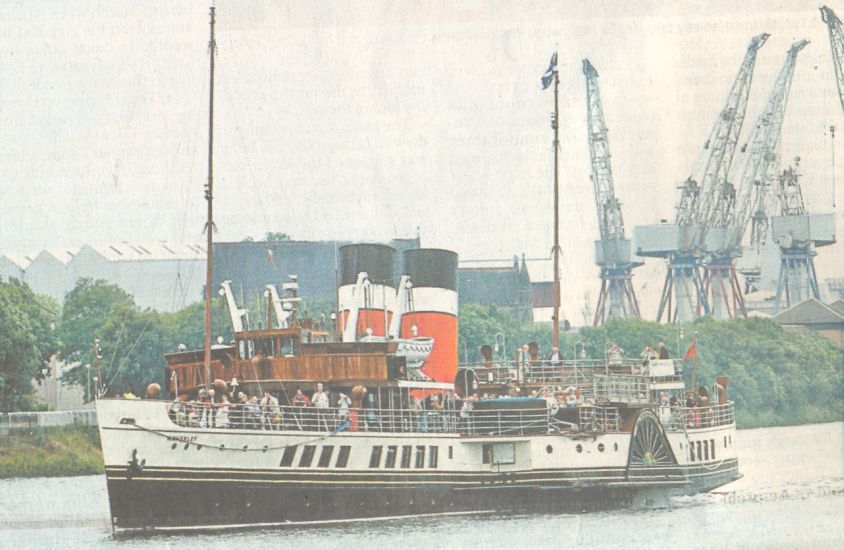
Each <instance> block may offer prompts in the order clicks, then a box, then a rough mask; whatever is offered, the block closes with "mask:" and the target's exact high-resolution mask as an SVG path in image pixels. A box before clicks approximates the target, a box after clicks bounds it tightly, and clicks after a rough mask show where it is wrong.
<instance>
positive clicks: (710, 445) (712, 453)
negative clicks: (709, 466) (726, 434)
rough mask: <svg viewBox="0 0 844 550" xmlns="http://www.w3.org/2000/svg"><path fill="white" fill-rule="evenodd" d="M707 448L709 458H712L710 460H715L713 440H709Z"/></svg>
mask: <svg viewBox="0 0 844 550" xmlns="http://www.w3.org/2000/svg"><path fill="white" fill-rule="evenodd" d="M709 448H710V449H711V451H710V456H711V457H712V460H715V440H714V439H710V440H709Z"/></svg>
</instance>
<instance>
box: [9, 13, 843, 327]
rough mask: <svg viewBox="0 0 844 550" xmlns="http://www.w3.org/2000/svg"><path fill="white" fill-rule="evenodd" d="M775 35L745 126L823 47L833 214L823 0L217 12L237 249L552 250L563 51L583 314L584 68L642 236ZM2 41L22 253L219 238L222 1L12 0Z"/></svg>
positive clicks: (798, 143) (814, 160) (789, 119)
mask: <svg viewBox="0 0 844 550" xmlns="http://www.w3.org/2000/svg"><path fill="white" fill-rule="evenodd" d="M832 7H833V9H834V8H835V7H836V6H835V5H833V6H832ZM839 11H840V12H841V15H842V16H844V4H842V5H841V7H840V10H839ZM760 32H768V33H771V37H770V39H769V40H768V42H767V43H766V44H765V46H764V47H763V48H762V49H761V50H760V52H759V56H758V61H757V64H756V71H755V74H754V79H753V86H752V88H751V99H750V103H749V106H748V110H747V115H746V117H747V118H746V124H745V130H746V131H745V134H744V135H745V136H746V135H747V133H748V131H749V128H750V126H751V124H752V122H753V120H754V119H755V118H756V117H757V115H758V113H759V111H760V110H761V108H762V106H763V104H764V102H765V99H766V97H767V95H768V91H769V89H770V87H771V85H772V84H773V81H774V79H775V78H776V75H777V73H778V72H779V69H780V67H781V65H782V63H783V62H784V60H785V53H786V51H787V50H788V47H789V46H790V44H791V43H792V42H793V41H795V40H798V39H801V38H807V39H809V40H810V41H811V43H810V44H809V46H807V47H806V48H805V49H804V50H803V51H802V52H801V53H800V56H799V58H798V62H797V69H796V72H795V76H794V81H793V84H792V89H791V96H790V102H789V106H788V111H787V114H786V119H785V124H784V127H783V134H782V161H783V163H789V162H792V160H793V159H794V157H797V156H799V157H800V158H801V160H800V171H801V172H802V174H803V179H802V186H803V193H804V197H805V200H806V202H807V205H808V208H809V210H810V211H812V212H833V204H832V197H833V185H832V178H833V173H834V172H833V160H832V159H833V156H832V155H833V141H832V139H831V136H830V134H829V131H828V129H829V126H830V125H836V126H838V127H840V128H841V138H844V117H843V116H842V115H843V114H844V113H842V107H841V104H840V101H839V98H838V92H837V89H836V86H835V80H834V73H833V68H832V59H831V54H830V47H829V42H828V38H827V31H826V26H825V25H824V24H823V23H822V21H821V19H820V13H819V11H818V3H817V1H816V0H811V1H806V2H801V1H799V0H793V1H788V2H776V1H765V2H762V1H747V2H741V3H736V2H732V1H715V2H702V1H691V2H679V1H671V2H653V1H651V2H647V1H645V2H642V1H638V2H610V1H607V2H565V1H559V0H554V1H547V2H546V1H525V2H478V1H468V2H461V3H447V2H444V1H443V2H427V1H421V2H386V1H385V2H360V3H358V2H322V3H312V2H305V1H300V2H270V1H266V2H259V1H244V0H238V1H219V2H217V47H218V54H217V58H216V61H217V72H216V85H215V92H216V93H215V95H216V100H215V155H214V172H215V203H214V204H215V218H216V226H217V229H218V233H217V234H216V235H215V239H216V240H220V241H236V240H241V239H242V238H244V237H246V236H252V237H255V238H260V237H261V236H263V235H264V234H265V233H266V232H268V231H282V232H285V233H288V234H289V235H291V236H292V237H293V238H296V239H302V240H319V239H337V238H340V239H348V240H387V239H390V238H395V237H408V236H414V235H416V234H417V232H418V233H419V234H420V236H421V239H422V244H423V245H424V246H433V247H442V248H448V249H452V250H455V251H457V252H458V253H459V254H460V257H461V258H463V259H479V258H507V257H512V256H513V255H515V254H519V255H521V254H523V253H524V254H525V255H527V256H528V257H534V258H536V257H545V256H548V255H549V254H550V250H551V246H552V235H553V233H552V209H551V208H552V197H553V187H552V185H553V179H552V174H553V172H552V170H553V161H552V158H553V157H552V147H551V140H552V130H551V127H550V123H549V114H550V112H551V111H552V110H553V96H552V94H551V93H550V90H545V91H542V90H541V88H540V82H539V78H540V76H541V75H542V73H543V72H544V71H545V69H546V67H547V65H548V60H549V58H550V56H551V53H552V52H554V51H555V50H557V51H558V52H559V70H560V80H561V84H560V128H561V129H560V188H561V203H560V212H561V224H560V229H561V235H562V243H561V244H562V249H563V261H562V269H563V286H564V301H565V305H564V309H568V312H567V315H568V316H569V317H573V316H576V315H577V313H576V311H579V309H580V307H581V306H582V301H583V294H584V291H586V292H589V293H591V295H592V303H593V304H594V303H595V300H596V292H597V288H598V278H597V268H596V266H595V265H594V260H593V246H594V245H593V241H594V240H595V238H597V231H598V230H597V214H596V209H595V205H594V201H593V194H592V193H593V192H592V188H591V183H590V180H589V173H590V165H589V150H588V144H587V137H586V103H585V82H584V77H583V73H582V71H581V60H582V59H584V58H589V59H590V61H591V62H592V64H593V65H594V66H595V67H596V69H597V70H598V73H599V74H600V81H599V83H600V87H601V94H602V99H603V107H604V116H605V120H606V123H607V125H608V127H609V144H610V150H611V152H612V163H613V174H614V178H615V190H616V194H617V196H618V197H619V199H620V200H621V201H622V209H623V215H624V221H625V227H626V231H627V234H628V235H632V232H633V227H634V226H636V225H642V224H651V223H658V222H659V220H660V219H673V215H674V205H675V203H676V199H677V190H676V187H677V185H678V183H679V182H681V181H683V180H684V179H686V177H688V176H689V174H690V173H691V170H692V168H693V166H694V164H695V161H696V160H697V158H698V156H699V155H700V152H701V147H702V145H703V142H704V141H705V139H706V137H707V135H708V134H709V131H710V130H711V128H712V126H713V124H714V122H715V117H716V115H717V114H718V112H719V110H720V108H721V106H722V103H723V101H724V99H725V96H726V94H727V90H728V88H729V86H730V84H731V83H732V80H733V79H734V78H735V75H736V72H737V70H738V67H739V64H740V63H741V60H742V58H743V56H744V53H745V50H746V47H747V44H748V42H749V40H750V38H751V37H752V36H754V35H756V34H758V33H760ZM0 36H3V37H4V39H3V40H2V42H0V132H2V135H3V140H2V141H3V147H2V150H0V173H2V179H0V190H2V197H3V199H2V203H0V204H2V209H0V253H2V252H32V251H38V250H41V249H44V248H50V247H63V246H69V247H73V246H80V245H81V244H84V243H88V242H96V243H102V242H120V241H130V242H143V241H156V240H168V241H173V242H200V241H202V239H203V234H202V231H203V227H204V216H205V203H204V199H203V186H204V184H205V182H206V178H207V172H206V170H207V168H206V165H207V117H208V76H209V75H208V73H209V69H208V55H207V53H208V7H207V6H206V5H203V4H202V3H201V2H187V1H174V0H167V1H161V0H148V1H145V2H130V1H119V0H117V1H99V2H96V1H85V0H83V1H79V2H48V1H25V2H24V1H20V2H16V1H7V2H2V3H0ZM742 139H746V138H745V137H743V138H742ZM842 141H844V139H838V140H837V141H836V142H835V143H834V148H835V150H836V153H837V158H838V159H839V161H838V163H839V165H840V163H841V162H842V161H844V149H842V144H841V142H842ZM839 179H840V178H839ZM838 187H839V188H838V189H837V190H836V192H837V194H838V200H837V201H836V202H837V203H838V204H837V207H836V209H835V210H834V211H835V213H836V219H837V221H838V229H839V234H840V232H841V229H842V213H844V211H842V206H841V202H842V199H844V185H839V186H838ZM841 246H842V245H840V244H838V245H835V246H833V247H829V248H827V249H822V250H820V251H819V255H818V259H817V261H816V266H817V270H818V272H819V276H820V278H821V279H824V278H825V277H826V276H831V275H838V276H842V272H844V269H842V262H841ZM662 277H664V266H663V265H662V263H661V262H660V261H658V260H650V261H649V262H648V263H647V264H646V265H645V266H643V267H641V268H639V269H638V270H637V271H636V272H635V275H634V284H635V286H636V288H637V290H638V291H639V292H640V294H641V295H642V301H643V302H646V303H643V306H642V309H643V310H644V312H645V315H646V316H648V315H653V313H655V310H656V303H655V301H656V297H655V295H656V293H657V292H658V291H659V287H660V286H661V282H662ZM651 310H653V313H652V312H651Z"/></svg>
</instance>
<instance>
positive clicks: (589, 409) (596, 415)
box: [578, 405, 621, 433]
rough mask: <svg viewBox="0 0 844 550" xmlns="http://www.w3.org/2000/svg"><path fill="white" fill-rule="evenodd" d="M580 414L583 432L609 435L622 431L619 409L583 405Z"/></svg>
mask: <svg viewBox="0 0 844 550" xmlns="http://www.w3.org/2000/svg"><path fill="white" fill-rule="evenodd" d="M578 412H579V413H580V430H581V431H584V432H601V433H608V432H618V431H620V429H621V415H620V414H619V412H618V407H597V406H591V405H583V406H582V407H580V408H579V410H578Z"/></svg>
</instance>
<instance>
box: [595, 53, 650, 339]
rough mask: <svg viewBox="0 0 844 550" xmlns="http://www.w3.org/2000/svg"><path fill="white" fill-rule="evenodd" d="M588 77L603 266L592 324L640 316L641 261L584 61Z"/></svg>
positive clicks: (600, 263)
mask: <svg viewBox="0 0 844 550" xmlns="http://www.w3.org/2000/svg"><path fill="white" fill-rule="evenodd" d="M583 74H584V76H586V113H587V126H588V137H589V156H590V160H591V164H592V174H591V179H592V188H593V190H594V192H595V206H596V207H597V210H598V228H599V233H600V235H599V239H598V240H597V241H595V263H596V264H597V265H598V267H600V268H601V290H600V293H599V295H598V306H597V307H596V308H595V319H594V321H593V323H594V324H595V325H599V324H601V323H603V322H604V321H606V320H607V319H608V318H610V317H639V303H638V301H637V299H636V292H635V291H634V289H633V282H632V271H633V268H634V267H638V266H640V265H642V264H641V262H638V261H635V260H634V259H633V257H632V254H631V244H630V240H629V239H626V238H625V237H624V218H623V217H622V215H621V202H619V200H618V198H617V197H616V196H615V187H614V184H613V176H612V164H611V162H610V146H609V141H608V140H607V125H606V123H605V122H604V108H603V106H602V104H601V92H600V88H599V87H598V71H596V70H595V67H594V66H592V63H590V62H589V60H588V59H584V60H583Z"/></svg>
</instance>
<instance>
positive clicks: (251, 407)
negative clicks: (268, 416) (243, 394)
mask: <svg viewBox="0 0 844 550" xmlns="http://www.w3.org/2000/svg"><path fill="white" fill-rule="evenodd" d="M246 410H247V413H248V414H247V418H246V420H247V424H248V426H247V427H249V428H252V429H257V428H260V427H261V405H259V404H258V398H257V397H255V396H252V397H250V398H249V401H248V402H247V405H246Z"/></svg>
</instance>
